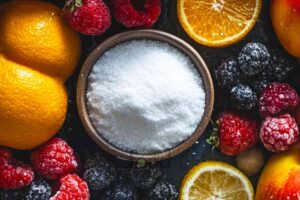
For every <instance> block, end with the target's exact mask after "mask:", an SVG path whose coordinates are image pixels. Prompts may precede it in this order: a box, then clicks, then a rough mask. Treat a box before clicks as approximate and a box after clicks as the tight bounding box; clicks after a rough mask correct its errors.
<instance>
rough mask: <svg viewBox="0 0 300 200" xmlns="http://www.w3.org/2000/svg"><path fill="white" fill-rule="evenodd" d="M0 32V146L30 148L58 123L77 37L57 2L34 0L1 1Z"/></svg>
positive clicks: (78, 48) (50, 134)
mask: <svg viewBox="0 0 300 200" xmlns="http://www.w3.org/2000/svg"><path fill="white" fill-rule="evenodd" d="M0 36H1V37H0V77H1V79H0V146H1V145H2V146H7V147H12V148H15V149H21V150H23V149H33V148H35V147H37V146H39V145H41V144H42V143H44V142H46V141H47V140H49V139H50V138H51V137H53V135H55V134H56V133H57V132H58V130H59V129H60V128H61V126H62V125H63V123H64V120H65V116H66V111H67V100H68V97H67V91H66V88H65V86H64V81H65V80H66V79H67V78H68V77H69V76H70V75H71V74H72V72H73V70H74V69H75V67H76V65H77V62H78V60H79V58H80V52H81V44H80V38H79V36H78V35H77V34H76V33H75V32H74V31H73V30H72V29H71V28H70V27H69V26H68V25H67V24H66V23H65V22H64V20H63V18H62V16H61V13H60V9H59V8H57V7H55V6H53V5H52V4H49V3H46V2H42V1H34V0H27V1H12V2H10V3H8V4H5V5H2V10H1V12H0Z"/></svg>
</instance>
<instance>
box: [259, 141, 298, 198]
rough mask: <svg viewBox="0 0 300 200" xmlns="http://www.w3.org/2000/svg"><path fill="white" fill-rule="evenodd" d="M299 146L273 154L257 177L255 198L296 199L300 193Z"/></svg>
mask: <svg viewBox="0 0 300 200" xmlns="http://www.w3.org/2000/svg"><path fill="white" fill-rule="evenodd" d="M299 151H300V146H299V144H296V145H295V146H293V147H292V148H291V149H289V150H288V151H285V152H282V153H280V154H275V155H274V156H272V157H271V159H270V160H269V161H268V163H267V165H266V166H265V168H264V171H263V173H262V174H261V176H260V178H259V182H258V185H257V188H256V198H255V199H256V200H287V199H290V200H298V199H299V195H300V181H299V180H300V164H299V158H300V157H299Z"/></svg>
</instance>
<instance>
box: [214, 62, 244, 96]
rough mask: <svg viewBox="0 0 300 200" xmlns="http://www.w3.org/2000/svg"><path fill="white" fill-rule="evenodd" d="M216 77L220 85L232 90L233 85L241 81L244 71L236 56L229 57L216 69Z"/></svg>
mask: <svg viewBox="0 0 300 200" xmlns="http://www.w3.org/2000/svg"><path fill="white" fill-rule="evenodd" d="M214 74H215V78H216V80H217V81H218V84H219V85H220V87H222V88H224V89H227V90H228V91H230V90H231V89H232V87H233V86H235V85H237V84H238V83H240V82H241V81H240V79H241V77H242V73H241V71H240V69H239V67H238V64H237V61H236V60H235V59H234V58H232V57H231V58H227V59H225V60H223V61H221V64H220V65H219V66H218V67H217V68H216V69H215V73H214Z"/></svg>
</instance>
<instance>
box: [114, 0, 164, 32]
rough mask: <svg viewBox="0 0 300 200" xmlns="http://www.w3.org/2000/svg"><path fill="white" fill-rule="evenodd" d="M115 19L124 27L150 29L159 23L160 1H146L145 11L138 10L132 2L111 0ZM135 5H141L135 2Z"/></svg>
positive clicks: (128, 0)
mask: <svg viewBox="0 0 300 200" xmlns="http://www.w3.org/2000/svg"><path fill="white" fill-rule="evenodd" d="M111 2H112V12H113V15H114V17H115V19H116V20H117V21H118V22H119V23H121V24H123V25H124V26H126V27H128V28H130V27H145V28H150V27H152V26H153V24H154V23H155V22H156V21H157V19H158V17H159V15H160V12H161V4H160V0H144V1H142V2H144V5H143V6H142V7H143V9H142V10H143V11H139V10H136V9H135V8H134V6H133V5H132V3H131V1H130V0H111ZM134 3H135V4H141V2H140V1H137V0H135V1H134Z"/></svg>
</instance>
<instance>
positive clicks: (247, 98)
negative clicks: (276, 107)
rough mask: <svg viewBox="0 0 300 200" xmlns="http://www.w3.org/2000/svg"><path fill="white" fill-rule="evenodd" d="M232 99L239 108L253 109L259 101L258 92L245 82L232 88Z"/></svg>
mask: <svg viewBox="0 0 300 200" xmlns="http://www.w3.org/2000/svg"><path fill="white" fill-rule="evenodd" d="M230 101H231V103H232V104H233V105H234V107H235V108H237V109H239V110H252V109H254V108H255V107H256V105H257V103H258V99H257V95H256V93H255V92H254V91H253V90H252V89H251V88H250V87H249V86H248V85H243V84H239V85H237V86H235V87H233V88H232V90H231V92H230Z"/></svg>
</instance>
